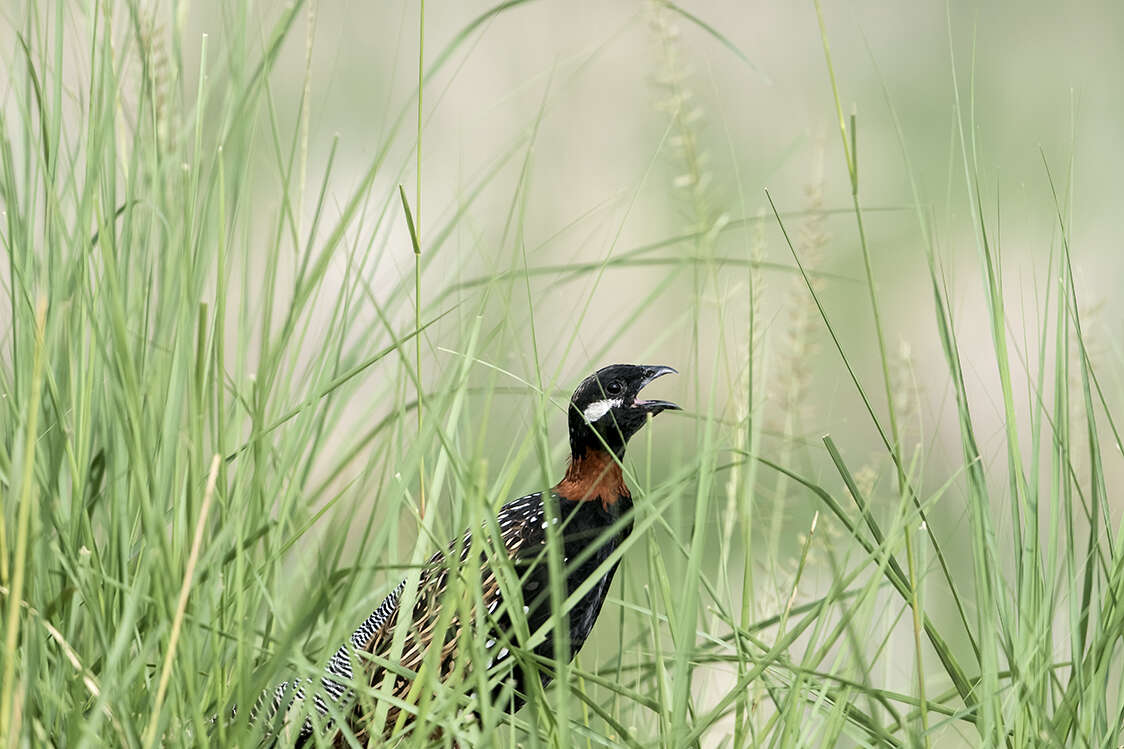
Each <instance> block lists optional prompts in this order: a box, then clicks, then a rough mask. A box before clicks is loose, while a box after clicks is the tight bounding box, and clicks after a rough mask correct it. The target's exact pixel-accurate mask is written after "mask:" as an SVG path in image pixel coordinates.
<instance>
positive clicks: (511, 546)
mask: <svg viewBox="0 0 1124 749" xmlns="http://www.w3.org/2000/svg"><path fill="white" fill-rule="evenodd" d="M667 374H677V372H676V370H675V369H673V368H671V367H667V366H651V365H637V364H614V365H610V366H606V367H603V368H601V369H598V370H597V371H596V372H595V373H593V374H592V375H590V376H588V377H586V378H585V379H584V380H582V382H581V383H580V384H579V385H578V386H577V388H576V389H575V390H574V394H573V397H571V399H570V402H569V406H568V409H567V422H568V427H569V442H570V459H569V464H568V466H567V468H566V471H565V474H564V475H563V477H562V479H561V480H560V481H559V482H558V483H557V484H555V485H554V486H553V487H552V488H551V489H550V490H549V491H547V492H533V493H531V494H527V495H525V496H522V497H519V498H518V499H515V500H512V501H510V502H508V503H506V504H504V505H503V506H502V507H501V508H500V510H499V513H498V514H497V516H496V518H495V526H494V528H493V536H492V537H493V538H494V539H496V540H497V541H499V542H500V544H502V545H500V544H495V547H496V550H497V551H498V552H499V553H503V554H506V555H507V557H508V558H509V559H510V560H511V562H512V569H513V570H514V571H515V572H516V574H517V576H518V577H517V581H518V594H519V596H518V597H521V598H522V600H521V601H504V592H503V588H504V587H505V586H503V585H501V584H500V577H501V576H502V575H497V570H496V569H495V565H493V564H491V563H490V562H489V560H488V557H487V555H486V554H485V553H484V552H483V546H484V545H485V543H486V541H485V540H484V539H486V538H487V537H488V532H487V529H486V528H481V529H478V531H477V532H476V533H474V532H473V531H472V530H471V529H469V530H468V531H466V532H465V534H464V535H463V536H461V537H459V538H457V539H454V540H453V541H452V542H450V543H449V545H448V546H447V547H446V548H444V549H442V550H441V551H438V552H437V553H436V554H434V555H433V557H432V558H430V559H429V561H428V563H427V564H426V565H424V566H423V568H422V570H421V572H420V573H419V574H418V575H417V578H416V583H413V592H414V595H413V596H410V597H407V596H406V585H407V580H409V579H411V578H407V580H403V581H402V582H400V583H399V584H398V585H397V586H396V587H395V588H394V589H393V590H392V591H391V592H390V594H389V595H387V596H386V598H385V599H384V600H383V601H382V603H381V604H380V605H379V606H378V608H376V609H375V610H374V611H373V612H372V613H371V614H370V615H369V616H368V617H367V618H366V619H365V620H364V621H363V622H362V623H361V624H360V625H359V627H358V628H357V629H355V631H354V633H353V634H352V635H351V637H350V638H349V639H348V640H347V641H346V642H345V643H344V644H343V645H342V646H341V647H340V648H339V649H338V650H337V651H336V652H335V654H334V655H333V656H332V657H331V659H330V660H329V661H328V664H327V666H326V668H325V669H324V672H323V674H322V676H321V677H320V678H319V684H316V683H315V681H313V680H305V681H304V682H302V681H300V680H292V681H286V682H282V683H281V684H280V685H278V686H277V687H276V688H275V689H274V690H271V691H272V705H271V706H270V709H269V715H270V716H271V719H272V720H273V721H274V722H275V723H276V719H277V716H278V715H281V716H282V720H281V722H282V723H283V720H284V718H283V716H284V715H285V714H287V711H288V710H289V709H290V708H292V706H293V705H294V704H296V703H297V702H299V701H301V700H304V699H306V698H307V697H308V693H309V692H311V693H312V700H313V706H314V708H315V711H316V712H317V713H318V716H317V718H318V719H317V720H316V722H315V725H314V723H313V720H311V718H310V717H306V718H305V720H304V721H303V723H302V724H301V726H300V729H299V732H298V733H297V737H296V742H295V745H296V746H298V747H299V746H305V745H308V744H310V743H311V741H312V740H313V737H314V735H316V734H317V732H324V733H321V735H322V736H325V735H331V736H333V738H331V741H332V742H333V743H334V744H335V745H336V746H347V745H348V744H347V742H346V740H345V739H344V737H343V731H342V730H341V729H340V726H339V725H338V724H333V718H332V717H330V716H331V715H334V716H336V718H337V719H340V718H341V716H346V724H347V727H348V729H349V731H350V732H351V733H352V735H353V736H354V737H356V738H357V739H358V740H359V744H360V745H365V744H366V742H368V741H369V740H370V739H372V738H374V739H375V740H380V739H381V740H386V739H388V738H389V737H390V736H391V735H392V733H393V732H394V731H395V730H399V731H401V730H404V729H405V727H406V726H408V725H409V724H410V723H411V721H412V720H413V717H414V716H413V714H412V713H411V712H410V711H409V710H406V711H405V715H402V714H401V713H402V712H403V710H402V708H401V707H400V706H401V705H403V704H409V698H410V696H411V687H412V686H413V684H414V679H413V678H411V676H412V675H416V674H417V673H418V672H419V669H420V668H421V667H422V663H423V660H429V659H430V656H429V655H428V654H429V653H430V651H431V648H433V647H440V653H439V655H437V661H436V662H437V664H438V665H437V672H438V674H439V678H440V680H442V681H445V680H447V679H449V677H450V676H451V675H452V674H454V673H460V674H461V675H462V676H463V674H464V672H465V671H466V670H468V669H470V668H471V667H472V666H473V664H470V663H465V662H460V663H458V657H463V658H464V659H465V660H467V655H465V656H461V655H460V653H461V651H463V650H465V649H464V648H463V646H462V645H461V642H462V641H461V638H462V636H464V634H465V633H464V630H465V629H466V628H468V630H469V633H470V636H473V637H478V638H481V640H482V642H483V643H484V647H483V652H485V653H486V654H487V658H488V660H487V669H488V671H489V672H493V671H492V669H493V668H494V667H495V666H496V665H497V664H500V663H502V662H503V661H505V660H507V659H510V658H512V654H511V649H512V648H513V647H518V645H517V642H516V639H517V638H516V637H515V634H514V631H513V620H512V617H513V616H518V614H517V613H516V609H517V608H521V610H522V612H523V614H524V615H525V617H526V622H527V631H528V632H530V633H535V632H536V631H537V630H539V629H540V628H541V627H543V626H544V625H548V624H549V623H550V622H552V621H556V622H564V624H563V626H562V627H561V629H563V630H566V631H564V635H565V636H566V639H563V640H561V641H562V642H567V640H568V647H567V648H566V650H567V651H568V653H566V655H568V657H569V658H571V659H572V658H573V656H574V655H576V654H577V653H578V651H579V650H581V648H582V645H583V644H584V643H585V641H586V639H587V638H588V637H589V635H590V632H591V631H592V630H593V626H594V623H595V622H596V621H597V617H598V615H599V614H600V613H601V608H602V606H603V604H604V602H605V597H606V594H607V593H608V590H609V586H610V585H611V583H612V581H613V576H614V574H615V573H616V571H617V567H618V566H619V564H620V559H619V557H618V558H617V559H616V560H615V561H613V562H612V563H611V564H610V565H609V566H608V567H607V568H606V567H605V563H606V560H608V559H609V557H610V556H611V555H612V554H613V552H614V550H615V549H617V548H618V547H619V546H620V545H621V544H622V543H624V541H625V539H627V538H628V537H629V535H630V533H631V532H632V526H633V521H632V512H631V510H632V506H633V503H632V494H631V492H630V490H629V488H628V486H627V485H626V484H625V480H624V474H623V471H622V464H621V461H622V459H623V458H624V455H625V448H626V447H627V445H628V441H629V439H630V438H631V437H632V436H633V435H635V434H636V433H637V432H638V431H639V430H640V429H641V427H643V426H644V425H645V424H646V423H647V422H648V420H649V419H650V418H652V417H654V416H656V415H658V414H660V413H662V412H664V411H669V410H679V406H677V405H676V404H674V403H671V402H669V401H663V400H643V399H641V398H640V397H639V396H640V391H641V390H642V389H643V388H644V387H645V386H647V385H648V384H649V383H651V382H652V381H653V380H655V379H656V378H658V377H662V376H664V375H667ZM551 522H553V523H556V524H557V536H556V537H557V538H558V539H559V541H560V545H559V546H558V547H556V548H560V552H561V565H556V567H555V569H561V570H562V575H563V576H564V578H565V579H564V583H563V585H561V586H558V587H559V590H560V591H564V593H565V596H564V597H563V600H564V599H565V598H566V597H570V596H572V595H573V594H574V593H575V591H577V590H578V589H579V588H580V587H582V585H583V584H584V583H587V582H588V581H589V579H590V578H591V577H594V576H595V575H598V574H599V575H600V577H599V578H598V579H596V580H595V581H594V582H593V583H592V585H591V586H589V587H588V588H587V589H586V591H585V593H584V594H583V595H582V596H581V597H580V598H579V599H578V600H577V602H576V603H575V604H574V605H573V606H572V607H571V608H570V609H569V611H568V613H563V614H562V615H561V616H555V615H554V613H553V612H554V609H553V608H552V603H551V579H552V578H551V565H550V563H549V559H548V556H549V555H548V552H547V538H548V531H547V528H548V526H549V525H550V523H551ZM496 531H498V538H496V535H497V534H496ZM477 535H479V536H480V538H477ZM474 551H475V552H476V553H475V554H473V552H474ZM468 564H477V565H478V566H477V569H478V570H479V576H478V578H477V577H473V578H472V579H473V581H474V584H476V582H477V581H478V584H479V590H478V591H476V592H471V593H466V592H464V591H463V590H461V591H455V592H453V593H450V578H451V577H454V576H457V575H458V574H460V571H461V570H463V569H464V568H465V566H466V565H468ZM460 579H462V580H463V579H464V578H460ZM452 587H454V588H456V587H458V586H452ZM460 587H462V588H463V586H460ZM506 587H507V590H508V591H509V593H514V592H515V591H514V589H513V587H512V586H511V585H510V584H509V585H507V586H506ZM477 594H478V596H479V597H477ZM466 597H467V598H468V599H469V601H470V604H471V605H472V606H475V607H479V606H480V605H481V604H482V605H483V607H484V609H486V614H485V612H484V611H480V610H473V612H472V613H471V614H470V615H469V616H463V613H464V611H465V609H464V606H463V604H464V600H465V598H466ZM446 598H457V599H458V600H457V601H452V602H450V601H447V600H445V599H446ZM406 600H412V601H413V604H412V610H411V611H409V612H404V611H403V608H404V607H403V605H402V604H403V603H404V602H405V601H406ZM443 605H445V606H452V607H453V609H452V611H450V612H446V613H445V616H444V617H443V618H442V608H443ZM458 606H460V608H458ZM407 615H408V616H409V617H410V622H409V624H408V626H407V627H406V629H405V630H404V632H405V634H404V635H401V634H400V635H399V636H398V640H399V643H400V645H399V647H400V648H401V650H400V651H399V652H400V655H399V656H397V658H398V663H399V665H400V666H401V668H399V669H395V670H394V671H393V674H392V676H391V677H389V678H387V669H386V668H384V666H383V665H380V663H382V664H388V659H389V658H390V657H392V656H393V655H394V654H393V653H392V650H394V646H395V642H394V641H395V632H396V630H397V629H399V622H400V621H401V620H402V618H403V617H404V616H407ZM462 619H463V620H462ZM438 638H439V640H440V641H437V640H438ZM481 640H478V642H479V641H481ZM555 642H556V637H555V635H554V634H553V633H549V634H547V636H546V637H545V639H542V640H541V642H539V643H538V644H537V645H535V646H534V647H533V649H532V652H533V653H534V655H535V656H537V657H538V658H539V659H547V661H548V662H549V661H550V660H553V659H554V658H555ZM477 652H480V651H479V650H478V651H477ZM500 671H501V672H502V669H501V670H500ZM493 673H494V672H493ZM536 677H537V678H539V679H540V680H541V682H542V684H543V686H544V687H545V686H546V685H548V684H549V682H550V679H551V676H550V674H549V673H547V672H546V671H543V670H539V669H533V670H532V669H527V668H524V667H521V666H520V665H519V664H518V663H516V664H515V665H510V664H509V667H508V670H507V673H506V676H505V677H504V678H503V680H502V681H501V683H500V684H498V685H496V686H495V691H494V692H493V696H495V695H499V694H501V692H502V693H503V694H504V695H506V696H507V697H506V701H505V700H503V699H501V700H500V701H499V702H498V703H497V707H499V708H500V709H502V710H505V711H509V712H512V713H514V712H515V711H517V710H518V709H519V708H520V707H521V706H522V705H523V703H524V702H525V699H526V695H527V693H528V687H529V684H528V680H529V679H532V678H536ZM387 681H389V682H390V684H391V686H390V692H389V694H390V696H391V697H393V698H394V699H391V700H387V703H388V705H389V707H387V708H386V718H385V720H384V721H383V722H382V724H381V725H373V724H372V721H373V720H374V717H373V715H372V714H370V710H369V708H370V704H369V702H367V703H365V705H366V708H367V709H366V710H365V709H364V704H361V703H363V702H364V701H363V700H359V699H357V694H356V692H355V689H354V687H353V685H356V684H365V685H369V686H370V687H371V688H372V689H375V690H378V689H380V688H381V689H382V691H380V692H377V693H376V699H378V698H379V697H380V696H385V695H386V694H387V692H386V687H385V682H387ZM504 689H506V690H507V691H502V690H504ZM415 691H416V690H415ZM368 693H369V692H368ZM266 694H267V695H268V694H269V692H267V693H266ZM266 701H267V700H259V706H260V705H261V704H264V702H266ZM329 703H331V705H329ZM310 713H311V711H310V710H307V709H306V710H305V712H304V714H305V715H309V714H310ZM267 730H268V729H267Z"/></svg>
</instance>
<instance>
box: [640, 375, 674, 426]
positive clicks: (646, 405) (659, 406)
mask: <svg viewBox="0 0 1124 749" xmlns="http://www.w3.org/2000/svg"><path fill="white" fill-rule="evenodd" d="M668 374H679V373H678V372H676V371H675V370H674V369H672V368H671V367H662V366H661V367H644V380H643V382H641V384H640V389H641V390H643V389H644V388H645V387H647V386H648V383H650V382H651V381H652V380H654V379H656V378H658V377H663V376H664V375H668ZM634 405H637V406H639V407H641V408H643V409H644V410H645V411H647V412H648V413H650V414H652V415H653V416H654V415H655V414H658V413H660V412H661V411H681V410H682V409H681V408H679V406H677V405H675V404H674V403H672V402H671V401H657V400H651V401H649V400H640V399H637V400H636V403H635V404H634Z"/></svg>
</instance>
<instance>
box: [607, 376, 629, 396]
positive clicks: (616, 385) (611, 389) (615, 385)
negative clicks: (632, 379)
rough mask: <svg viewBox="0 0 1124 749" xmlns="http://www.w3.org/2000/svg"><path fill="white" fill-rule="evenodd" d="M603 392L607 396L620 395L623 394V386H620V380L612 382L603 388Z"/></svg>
mask: <svg viewBox="0 0 1124 749" xmlns="http://www.w3.org/2000/svg"><path fill="white" fill-rule="evenodd" d="M605 392H606V393H608V394H609V395H620V394H621V393H622V392H624V385H622V384H621V381H620V380H613V381H612V382H610V383H609V384H608V385H606V386H605Z"/></svg>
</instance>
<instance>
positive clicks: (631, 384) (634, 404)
mask: <svg viewBox="0 0 1124 749" xmlns="http://www.w3.org/2000/svg"><path fill="white" fill-rule="evenodd" d="M665 374H678V373H677V372H676V371H675V370H674V369H672V368H671V367H656V366H647V365H641V364H613V365H611V366H608V367H604V368H602V369H599V370H597V372H595V373H594V374H592V375H590V376H589V377H586V378H585V379H584V380H582V383H581V384H580V385H578V389H577V390H575V391H574V397H573V398H571V399H570V450H571V452H572V453H573V456H574V457H575V458H578V457H581V456H582V455H584V454H585V453H586V452H587V451H589V450H604V449H606V448H608V449H609V450H610V451H611V452H613V453H614V454H615V455H616V456H617V457H618V458H621V457H623V456H624V448H625V445H627V444H628V440H629V438H631V437H632V435H634V434H636V432H638V431H639V430H640V427H642V426H644V424H645V423H646V422H647V420H648V414H651V415H652V416H655V415H656V414H658V413H660V412H662V411H667V410H669V409H675V410H678V409H679V406H677V405H675V404H674V403H669V402H668V401H653V400H640V398H639V395H640V391H641V390H642V389H643V388H644V386H645V385H647V384H648V383H649V382H651V381H652V380H654V379H656V378H657V377H662V376H663V375H665Z"/></svg>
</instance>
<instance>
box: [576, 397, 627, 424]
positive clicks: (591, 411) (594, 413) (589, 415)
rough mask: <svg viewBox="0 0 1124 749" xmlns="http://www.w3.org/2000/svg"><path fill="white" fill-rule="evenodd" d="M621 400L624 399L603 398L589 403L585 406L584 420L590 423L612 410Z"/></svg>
mask: <svg viewBox="0 0 1124 749" xmlns="http://www.w3.org/2000/svg"><path fill="white" fill-rule="evenodd" d="M623 402H624V401H622V400H621V399H620V398H606V399H605V400H600V401H596V402H595V403H590V404H589V405H588V406H586V407H585V412H584V413H585V420H586V421H588V422H589V423H591V424H592V423H593V422H595V421H597V420H598V419H600V418H601V417H602V416H604V415H605V414H607V413H609V411H612V410H613V409H614V408H617V407H618V406H620V405H621V403H623Z"/></svg>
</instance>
